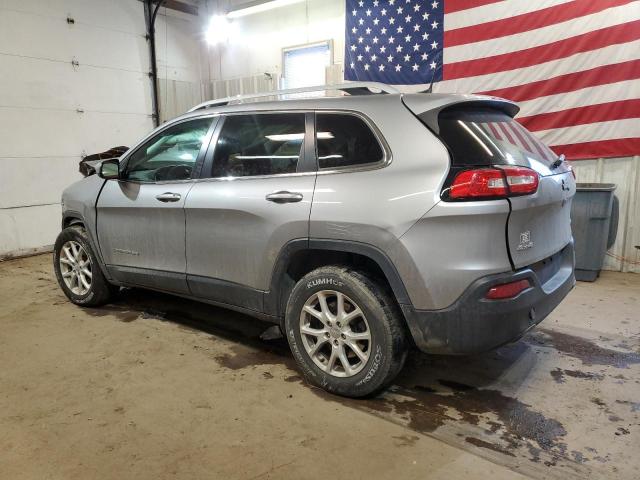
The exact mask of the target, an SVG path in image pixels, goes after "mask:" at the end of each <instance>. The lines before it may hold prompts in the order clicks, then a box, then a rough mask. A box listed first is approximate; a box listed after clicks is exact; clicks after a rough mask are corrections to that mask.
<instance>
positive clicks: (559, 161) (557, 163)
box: [549, 153, 565, 170]
mask: <svg viewBox="0 0 640 480" xmlns="http://www.w3.org/2000/svg"><path fill="white" fill-rule="evenodd" d="M564 159H565V156H564V153H563V154H561V155H560V156H559V157H558V159H557V160H556V161H555V162H553V163H552V164H551V166H550V167H549V168H550V169H551V170H555V169H556V168H558V167H559V166H560V165H562V163H563V162H564Z"/></svg>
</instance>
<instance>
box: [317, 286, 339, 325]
mask: <svg viewBox="0 0 640 480" xmlns="http://www.w3.org/2000/svg"><path fill="white" fill-rule="evenodd" d="M318 303H319V304H320V309H321V310H322V314H323V315H324V317H325V318H326V319H327V320H331V321H333V320H335V319H334V317H333V314H332V313H331V310H329V305H328V304H327V296H326V295H325V294H324V293H323V292H318Z"/></svg>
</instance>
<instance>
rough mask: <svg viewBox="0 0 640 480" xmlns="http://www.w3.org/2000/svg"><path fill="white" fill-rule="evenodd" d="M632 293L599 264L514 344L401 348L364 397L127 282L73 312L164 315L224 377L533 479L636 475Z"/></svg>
mask: <svg viewBox="0 0 640 480" xmlns="http://www.w3.org/2000/svg"><path fill="white" fill-rule="evenodd" d="M48 287H49V288H50V286H48ZM638 293H640V276H634V275H622V274H608V273H606V274H604V275H603V276H602V277H601V279H600V280H599V282H598V283H597V284H578V287H577V289H576V290H575V291H574V292H572V293H571V294H570V296H569V297H568V299H567V301H566V302H565V303H563V305H562V306H561V307H560V308H559V309H558V310H557V311H556V312H554V313H553V314H552V316H551V317H550V318H548V319H547V320H546V321H545V322H543V324H542V325H541V327H540V328H538V329H536V330H534V331H532V332H531V333H529V334H528V335H526V336H525V337H524V338H523V339H522V340H521V341H519V342H517V343H515V344H512V345H507V346H505V347H502V348H500V349H499V350H496V351H494V352H490V353H487V354H483V355H477V356H473V357H439V356H429V355H424V354H422V353H420V352H417V351H414V352H412V353H411V354H410V356H409V358H408V361H407V364H406V366H405V368H404V370H403V371H402V373H401V374H400V376H399V377H398V379H397V381H396V382H395V384H394V385H393V386H392V387H391V388H390V389H389V390H388V391H387V392H385V393H383V394H382V395H379V396H378V397H376V398H371V399H365V400H349V399H343V398H339V397H335V396H332V395H328V394H326V393H324V392H323V391H321V390H319V389H316V388H313V387H310V386H308V385H307V384H306V383H305V382H304V380H303V379H302V378H301V377H300V375H299V374H298V371H297V370H296V367H295V364H294V362H293V359H292V357H291V355H290V354H289V351H288V347H287V345H286V341H284V340H283V339H282V338H280V337H278V335H277V334H274V331H273V329H271V330H269V331H266V330H267V328H268V327H269V325H268V324H265V323H263V322H261V321H258V320H255V319H253V318H250V317H247V316H244V315H241V314H238V313H234V312H230V311H226V310H222V309H219V308H216V307H211V306H208V305H204V304H199V303H196V302H190V301H185V300H184V299H179V298H175V297H171V296H167V295H162V294H158V293H152V292H146V291H142V290H137V289H128V290H123V292H122V293H121V295H120V297H119V298H118V300H117V301H116V302H115V303H114V304H111V305H108V306H106V307H104V308H99V309H87V310H84V311H83V312H84V313H87V314H89V315H90V316H91V317H92V318H103V319H104V320H105V321H116V322H118V323H120V324H121V325H122V327H121V328H127V327H126V324H129V323H136V322H151V323H152V324H153V323H156V324H157V325H162V324H165V323H168V324H170V325H174V326H178V327H179V328H180V329H182V330H183V331H185V332H188V333H189V334H193V335H196V336H198V338H199V339H204V340H206V341H210V342H219V341H225V342H228V348H226V349H225V351H223V352H215V353H214V354H212V356H211V358H210V361H211V362H212V363H215V365H216V366H217V368H220V369H222V370H224V371H228V372H229V373H230V374H232V375H238V377H237V378H238V380H237V382H236V383H238V382H242V377H243V376H244V375H245V373H246V374H247V375H250V374H254V373H255V372H256V371H258V370H259V371H260V372H261V373H260V376H261V377H262V380H264V381H268V382H270V383H269V385H270V387H272V388H279V387H278V385H277V383H276V382H281V383H282V385H285V386H286V385H290V384H293V385H295V386H296V388H300V389H305V390H307V391H310V392H311V393H312V394H313V396H314V397H315V398H316V399H317V401H318V402H325V403H329V404H336V405H339V406H340V407H341V408H345V407H346V408H347V409H353V410H356V411H358V412H361V413H362V412H363V413H365V414H367V415H371V416H372V417H375V418H377V419H383V420H385V421H388V422H390V423H392V424H395V425H399V426H401V427H403V428H404V430H405V433H403V434H400V435H395V436H394V437H393V439H394V440H393V441H394V444H395V445H397V446H399V447H410V446H414V445H415V443H416V442H417V441H418V440H419V439H420V438H422V437H423V436H427V437H430V438H433V439H436V440H438V441H441V442H443V443H445V444H447V445H449V446H452V447H454V448H457V449H460V450H462V451H465V452H471V453H472V454H474V455H477V456H479V457H482V458H484V459H486V460H489V461H490V462H492V463H494V464H496V465H500V466H504V467H507V468H508V469H510V470H511V471H514V472H518V473H521V474H523V475H525V476H530V477H533V478H585V477H590V476H593V477H594V478H597V477H604V476H606V477H609V478H640V469H639V468H640V460H638V459H636V458H635V455H634V453H637V452H638V449H639V448H640V314H638V313H637V312H640V300H639V298H638V297H640V295H638ZM56 301H57V302H60V301H62V302H64V300H62V299H60V297H59V296H58V297H57V300H56ZM199 348H202V347H199ZM270 367H273V368H272V369H271V368H270ZM281 369H284V370H285V372H286V373H285V375H284V376H282V375H279V374H278V372H280V371H281ZM234 378H236V377H234ZM239 388H240V387H239ZM286 388H288V387H286Z"/></svg>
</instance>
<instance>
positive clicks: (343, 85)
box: [189, 82, 400, 112]
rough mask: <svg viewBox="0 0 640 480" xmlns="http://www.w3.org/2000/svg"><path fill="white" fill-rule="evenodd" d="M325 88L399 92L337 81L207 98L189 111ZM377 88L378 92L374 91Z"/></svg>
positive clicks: (377, 85)
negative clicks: (334, 82)
mask: <svg viewBox="0 0 640 480" xmlns="http://www.w3.org/2000/svg"><path fill="white" fill-rule="evenodd" d="M327 90H340V91H343V92H346V93H348V94H349V95H377V94H387V93H400V91H399V90H396V89H395V88H394V87H392V86H390V85H387V84H385V83H379V82H352V83H339V84H335V85H317V86H314V87H302V88H289V89H286V90H275V91H272V92H262V93H250V94H247V95H236V96H233V97H226V98H219V99H216V100H207V101H206V102H203V103H200V104H199V105H196V106H195V107H193V108H192V109H190V110H189V112H195V111H196V110H201V109H203V108H207V107H215V106H223V105H229V104H230V103H243V101H244V100H251V99H255V98H263V97H279V96H282V95H292V94H298V93H311V92H322V91H327ZM376 90H378V92H376Z"/></svg>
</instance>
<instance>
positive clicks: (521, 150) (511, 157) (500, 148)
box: [438, 109, 557, 170]
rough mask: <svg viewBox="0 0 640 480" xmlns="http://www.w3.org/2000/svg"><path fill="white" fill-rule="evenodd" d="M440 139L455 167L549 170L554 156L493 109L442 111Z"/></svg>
mask: <svg viewBox="0 0 640 480" xmlns="http://www.w3.org/2000/svg"><path fill="white" fill-rule="evenodd" d="M438 125H439V127H440V138H441V139H442V141H443V142H444V143H445V144H446V145H447V146H448V147H449V150H450V152H451V154H452V160H453V164H454V166H464V165H521V166H525V167H531V168H534V169H536V170H548V167H549V165H551V164H552V163H553V162H554V161H555V160H556V159H557V156H556V154H555V153H553V152H552V151H551V150H550V149H549V148H548V147H547V146H546V145H544V144H543V143H542V142H541V141H540V140H538V139H537V138H535V137H534V136H533V135H532V134H531V133H530V132H529V131H528V130H527V129H526V128H524V127H523V126H522V125H520V124H519V123H518V122H517V121H515V120H514V119H513V118H511V117H510V116H508V115H506V114H504V113H502V112H498V111H494V110H467V109H453V110H445V111H444V112H443V113H441V114H440V117H439V119H438Z"/></svg>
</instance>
